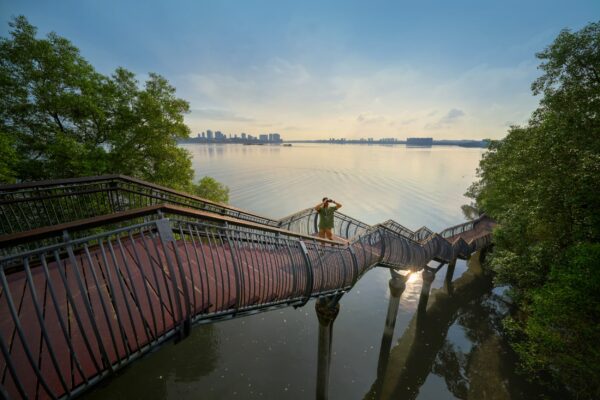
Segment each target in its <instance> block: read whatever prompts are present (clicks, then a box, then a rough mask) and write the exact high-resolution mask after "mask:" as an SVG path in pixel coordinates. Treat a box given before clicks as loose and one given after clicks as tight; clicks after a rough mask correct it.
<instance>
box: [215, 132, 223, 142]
mask: <svg viewBox="0 0 600 400" xmlns="http://www.w3.org/2000/svg"><path fill="white" fill-rule="evenodd" d="M223 139H225V135H223V132H221V131H216V132H215V140H223Z"/></svg>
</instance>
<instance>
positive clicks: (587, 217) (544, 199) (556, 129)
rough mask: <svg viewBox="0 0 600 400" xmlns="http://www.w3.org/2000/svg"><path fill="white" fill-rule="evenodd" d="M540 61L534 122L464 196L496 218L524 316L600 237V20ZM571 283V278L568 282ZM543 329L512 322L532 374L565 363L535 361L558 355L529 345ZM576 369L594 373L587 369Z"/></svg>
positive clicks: (499, 249)
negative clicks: (569, 254) (577, 251)
mask: <svg viewBox="0 0 600 400" xmlns="http://www.w3.org/2000/svg"><path fill="white" fill-rule="evenodd" d="M537 56H538V57H539V58H540V59H541V60H542V64H541V65H540V69H541V70H542V71H543V72H544V74H543V75H542V76H541V77H540V78H539V79H537V80H536V81H535V82H534V83H533V86H532V89H533V91H534V93H535V94H541V95H542V96H543V97H542V99H541V101H540V107H539V108H538V109H537V110H536V111H535V112H534V113H533V115H532V118H531V120H530V121H529V124H528V125H526V126H513V127H511V128H510V130H509V132H508V134H507V136H506V137H505V138H504V139H503V140H500V141H492V143H491V144H490V147H489V149H488V151H487V152H486V153H485V154H484V156H483V158H482V160H481V162H480V167H479V169H478V177H479V180H478V181H477V182H475V183H474V184H473V185H472V186H471V187H470V188H469V190H468V192H467V193H466V195H467V196H469V197H471V198H473V199H474V200H475V205H476V207H477V208H478V210H479V211H484V212H486V213H487V214H488V215H490V216H491V217H493V218H495V219H496V220H497V221H498V222H499V227H498V228H497V229H496V231H495V232H494V241H495V245H496V246H495V250H494V254H493V257H492V258H491V261H490V264H491V265H492V267H493V268H494V269H495V270H496V271H497V273H498V275H497V279H498V280H499V281H500V282H501V283H508V284H510V285H511V287H512V293H513V295H514V297H515V300H516V301H517V304H518V305H519V306H520V307H521V309H522V310H523V311H526V313H525V315H537V314H536V313H538V312H539V313H543V312H546V311H549V310H548V309H545V310H542V308H543V306H544V304H545V303H544V302H542V301H541V300H540V293H546V292H544V291H545V290H550V291H552V290H555V289H556V286H552V285H555V284H554V283H552V282H554V281H553V279H555V278H554V277H555V276H557V275H556V274H558V272H555V270H565V271H568V270H569V268H575V267H574V266H573V265H572V264H570V263H568V262H566V263H564V264H561V265H558V264H556V262H557V260H560V259H562V255H563V254H564V253H565V252H566V251H567V249H569V248H571V247H573V246H576V245H578V244H581V243H598V241H599V239H600V191H599V190H598V188H599V187H600V114H599V110H600V23H593V24H590V25H588V26H586V27H585V28H584V29H582V30H581V31H579V32H575V33H572V32H570V31H566V30H565V31H562V32H561V33H560V35H559V36H558V37H557V38H556V40H555V41H554V43H552V44H551V45H550V46H549V47H548V48H547V49H545V50H544V51H543V52H541V53H539V54H538V55H537ZM553 265H554V267H552V268H551V266H553ZM551 271H552V272H551ZM561 276H562V275H561ZM573 277H574V275H573V274H566V275H564V276H563V280H564V279H566V280H568V279H571V278H573ZM561 282H563V281H561ZM563 283H564V282H563ZM577 290H579V289H578V288H577V285H574V286H573V291H574V292H577ZM582 290H583V289H582ZM573 295H574V294H573ZM569 312H570V311H569ZM581 317H582V316H581V314H573V318H575V319H577V318H581ZM580 322H581V324H584V325H585V324H589V323H590V320H581V321H580ZM536 323H537V322H536V320H534V319H532V318H525V319H524V320H523V322H522V324H517V325H512V326H511V329H512V331H513V332H516V331H519V329H521V332H520V333H519V334H518V335H516V336H515V337H521V338H522V339H523V338H524V339H523V342H522V343H521V344H520V345H519V346H520V349H521V351H520V353H521V354H522V355H523V357H524V362H525V363H526V364H527V365H529V366H530V367H531V368H534V367H539V368H540V369H542V367H544V366H550V365H551V366H552V367H556V368H564V367H566V365H567V364H566V363H554V361H552V362H550V361H548V363H547V364H544V363H540V362H537V359H538V358H541V357H542V353H544V354H543V357H547V358H548V360H550V359H552V350H551V348H549V347H548V348H544V347H543V346H542V347H536V346H538V345H537V344H536V343H534V341H532V336H531V335H533V334H534V333H533V332H534V326H533V324H536ZM529 324H532V325H531V326H530V325H529ZM519 327H520V328H519ZM563 339H565V338H564V337H562V336H561V337H559V339H558V340H563ZM563 345H564V346H565V352H566V353H569V352H571V353H572V355H573V356H574V357H580V356H581V357H583V353H579V351H580V350H581V349H580V348H579V347H577V346H574V344H573V343H572V342H570V341H564V342H563ZM534 347H536V348H535V349H534ZM534 354H535V355H536V356H535V357H534V356H533V355H534ZM543 357H542V358H543ZM552 363H554V364H552ZM579 366H581V364H579ZM544 368H545V367H544ZM573 368H576V366H573ZM571 373H572V374H577V373H580V374H581V375H580V376H587V375H586V372H585V371H583V370H579V371H578V370H575V371H571ZM553 376H554V375H553ZM556 376H557V377H559V376H560V374H557V375H556ZM564 376H566V374H565V375H564ZM563 382H564V383H565V384H566V385H567V386H568V382H566V381H563Z"/></svg>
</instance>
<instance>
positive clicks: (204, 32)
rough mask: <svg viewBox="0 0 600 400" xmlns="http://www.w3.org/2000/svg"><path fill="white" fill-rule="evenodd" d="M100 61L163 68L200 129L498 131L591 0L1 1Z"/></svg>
mask: <svg viewBox="0 0 600 400" xmlns="http://www.w3.org/2000/svg"><path fill="white" fill-rule="evenodd" d="M19 14H23V15H25V16H26V17H27V18H28V19H29V21H30V22H31V23H32V24H33V25H35V26H37V27H38V28H39V33H40V34H41V35H46V34H47V33H48V32H50V31H55V32H57V33H58V34H60V35H62V36H64V37H66V38H68V39H69V40H71V41H72V42H73V43H74V44H75V45H76V46H78V47H79V48H80V49H81V52H82V54H83V56H84V57H86V58H87V59H88V60H89V61H90V62H91V63H92V64H93V65H94V66H95V67H96V68H97V69H98V70H99V71H100V72H103V73H106V74H108V73H111V72H112V71H113V70H114V69H115V68H116V67H118V66H123V67H125V68H127V69H129V70H131V71H134V72H135V73H137V74H138V78H139V79H140V81H143V80H144V78H145V76H146V75H147V73H149V72H156V73H159V74H161V75H163V76H165V77H166V78H167V79H168V80H169V81H170V82H171V83H172V84H173V85H174V86H175V87H176V88H177V93H178V95H179V96H180V97H182V98H184V99H186V100H188V101H189V102H190V105H191V109H192V112H191V113H190V114H188V115H187V116H186V122H187V123H188V125H189V126H190V128H191V129H192V132H193V133H194V134H195V133H197V132H200V131H203V130H206V129H212V130H222V131H224V132H226V133H240V132H247V133H252V134H258V133H265V132H280V133H281V134H282V136H283V137H284V138H286V139H300V138H322V137H327V138H328V137H349V138H359V137H375V138H379V137H397V138H405V137H407V136H432V137H434V138H439V139H444V138H484V137H491V138H500V137H502V136H504V135H505V133H506V129H507V127H508V126H509V125H511V124H522V123H524V122H526V121H527V119H528V117H529V115H530V113H531V111H533V109H534V108H535V107H536V105H537V102H538V99H536V98H534V97H533V96H532V95H531V92H530V85H531V82H532V81H533V80H534V79H535V78H536V77H537V76H538V75H539V72H538V70H537V65H538V61H537V59H536V58H535V53H536V52H537V51H540V50H542V49H543V48H544V47H546V46H547V45H548V44H550V43H551V42H552V40H553V39H554V38H555V37H556V35H557V34H558V33H559V32H560V30H561V29H563V28H570V29H573V30H577V29H580V28H581V27H583V26H584V25H585V24H587V23H589V22H592V21H598V20H599V19H600V0H589V1H577V0H572V1H551V0H550V1H526V0H522V1H512V0H510V1H509V0H505V1H493V2H492V1H485V0H479V1H420V2H416V1H411V2H405V1H328V2H326V1H315V2H313V1H294V2H292V1H270V0H269V1H267V0H263V1H260V0H255V1H249V0H246V1H242V0H238V1H169V2H158V1H143V2H127V1H108V0H103V1H92V0H89V1H85V0H79V1H58V0H57V1H52V2H51V1H28V0H19V1H12V0H10V1H6V0H5V1H3V2H2V4H0V15H1V16H2V22H3V23H2V26H1V29H0V34H1V35H2V36H6V35H7V33H8V24H7V23H8V20H9V19H10V18H11V16H15V15H19Z"/></svg>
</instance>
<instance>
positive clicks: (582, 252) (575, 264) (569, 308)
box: [516, 243, 600, 399]
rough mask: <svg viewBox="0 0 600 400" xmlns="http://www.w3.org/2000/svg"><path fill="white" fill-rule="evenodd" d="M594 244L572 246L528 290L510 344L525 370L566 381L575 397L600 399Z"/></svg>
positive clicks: (599, 255)
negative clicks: (519, 334) (517, 338)
mask: <svg viewBox="0 0 600 400" xmlns="http://www.w3.org/2000/svg"><path fill="white" fill-rule="evenodd" d="M599 259H600V244H597V243H596V244H585V245H578V246H574V247H572V248H571V249H569V251H567V253H566V254H565V257H564V264H558V263H557V264H555V265H554V266H553V267H552V270H551V271H550V275H549V279H548V282H547V283H546V284H545V285H544V286H542V287H540V288H538V289H535V290H533V292H532V296H531V303H530V304H529V305H528V306H527V308H526V312H527V314H528V318H527V320H526V323H525V324H524V326H523V327H521V328H522V329H523V330H524V332H525V339H524V340H523V341H522V342H519V343H518V344H517V346H516V349H517V352H518V353H519V354H520V355H521V357H522V359H523V360H524V361H525V367H526V368H527V370H528V371H531V372H537V371H545V372H546V373H547V375H548V376H549V377H550V379H549V381H550V382H561V381H562V382H566V383H567V386H568V387H569V389H570V390H571V391H572V392H573V393H574V394H575V395H576V397H577V398H589V399H597V398H600V381H598V376H600V347H598V343H599V342H600V324H598V321H600V270H598V260H599Z"/></svg>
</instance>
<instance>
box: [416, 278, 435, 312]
mask: <svg viewBox="0 0 600 400" xmlns="http://www.w3.org/2000/svg"><path fill="white" fill-rule="evenodd" d="M422 275H423V286H421V295H420V297H419V306H418V308H417V315H418V316H419V315H421V314H425V312H426V311H427V301H429V291H430V290H431V283H432V282H433V280H434V279H435V272H433V271H431V270H430V269H427V268H425V269H423V273H422Z"/></svg>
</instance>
